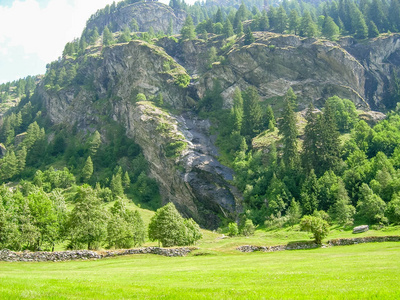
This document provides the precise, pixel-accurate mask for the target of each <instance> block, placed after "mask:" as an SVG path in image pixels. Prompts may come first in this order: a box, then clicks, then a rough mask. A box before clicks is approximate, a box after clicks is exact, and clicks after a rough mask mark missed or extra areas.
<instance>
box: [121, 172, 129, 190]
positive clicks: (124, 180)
mask: <svg viewBox="0 0 400 300" xmlns="http://www.w3.org/2000/svg"><path fill="white" fill-rule="evenodd" d="M122 185H123V187H124V188H125V189H129V187H130V185H131V179H130V177H129V174H128V171H126V172H125V174H124V177H123V178H122Z"/></svg>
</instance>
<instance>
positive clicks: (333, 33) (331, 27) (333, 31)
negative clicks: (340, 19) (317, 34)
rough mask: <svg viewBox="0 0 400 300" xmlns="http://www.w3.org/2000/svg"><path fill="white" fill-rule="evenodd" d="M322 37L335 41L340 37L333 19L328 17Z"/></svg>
mask: <svg viewBox="0 0 400 300" xmlns="http://www.w3.org/2000/svg"><path fill="white" fill-rule="evenodd" d="M322 35H323V36H325V37H326V38H328V39H330V40H335V39H336V38H337V36H338V35H339V27H338V26H337V25H336V23H335V22H334V21H333V19H332V18H331V17H329V16H328V17H326V18H325V20H324V26H323V28H322Z"/></svg>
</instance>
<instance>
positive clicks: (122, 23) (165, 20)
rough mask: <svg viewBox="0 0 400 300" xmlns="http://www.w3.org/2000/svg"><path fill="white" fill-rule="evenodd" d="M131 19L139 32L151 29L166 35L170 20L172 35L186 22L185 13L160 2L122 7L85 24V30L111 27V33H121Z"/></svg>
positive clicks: (139, 3)
mask: <svg viewBox="0 0 400 300" xmlns="http://www.w3.org/2000/svg"><path fill="white" fill-rule="evenodd" d="M132 19H135V20H136V21H137V23H138V25H139V31H141V32H147V31H149V29H150V27H153V29H154V32H155V33H157V32H160V31H163V32H164V33H167V31H168V28H169V24H170V20H172V23H173V31H174V34H176V33H179V32H180V31H181V29H182V27H183V24H184V23H185V20H186V12H185V11H183V10H173V9H172V8H171V7H170V6H168V5H165V4H163V3H160V2H146V3H143V2H138V3H134V4H131V5H128V6H126V7H123V8H122V9H120V10H119V11H117V12H114V13H112V14H111V15H109V16H99V17H97V18H95V19H94V20H92V21H91V22H89V23H88V24H87V29H94V27H97V28H99V29H101V30H102V29H103V28H104V27H105V26H110V25H112V28H113V31H122V30H123V29H124V28H125V27H126V26H128V27H129V24H130V23H131V21H132Z"/></svg>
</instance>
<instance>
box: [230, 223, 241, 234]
mask: <svg viewBox="0 0 400 300" xmlns="http://www.w3.org/2000/svg"><path fill="white" fill-rule="evenodd" d="M238 233H239V229H238V226H237V224H236V223H234V222H232V223H229V225H228V235H229V236H237V235H238Z"/></svg>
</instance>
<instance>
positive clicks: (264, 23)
mask: <svg viewBox="0 0 400 300" xmlns="http://www.w3.org/2000/svg"><path fill="white" fill-rule="evenodd" d="M258 26H259V30H260V31H267V30H268V28H269V20H268V16H267V12H266V11H265V10H263V12H262V14H261V18H260V22H259V24H258Z"/></svg>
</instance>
